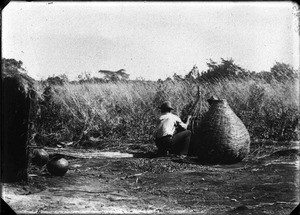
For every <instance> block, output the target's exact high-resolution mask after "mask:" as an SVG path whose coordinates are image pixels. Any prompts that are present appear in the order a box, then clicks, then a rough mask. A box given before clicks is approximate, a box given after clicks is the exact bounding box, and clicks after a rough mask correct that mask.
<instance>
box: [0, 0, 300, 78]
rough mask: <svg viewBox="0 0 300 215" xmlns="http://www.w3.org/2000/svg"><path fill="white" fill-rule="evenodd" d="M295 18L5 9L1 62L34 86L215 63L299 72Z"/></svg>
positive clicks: (103, 7) (195, 6)
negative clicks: (54, 79) (10, 63)
mask: <svg viewBox="0 0 300 215" xmlns="http://www.w3.org/2000/svg"><path fill="white" fill-rule="evenodd" d="M296 13H297V10H296V5H295V4H294V3H292V2H264V3H263V2H213V3H208V2H186V3H184V2H96V1H91V2H19V1H18V2H10V3H9V4H8V5H7V6H6V7H5V8H4V10H3V11H2V35H1V36H2V57H4V58H14V59H16V60H21V61H22V62H23V65H24V67H25V69H26V70H27V72H28V74H29V75H30V76H31V77H33V78H35V79H46V78H47V77H49V76H53V75H61V74H66V75H67V76H68V77H69V78H70V79H75V78H76V77H78V75H80V74H82V73H84V72H88V73H90V74H91V75H92V76H97V74H99V73H98V71H99V70H111V71H116V70H119V69H125V70H126V72H127V73H128V74H130V78H131V79H135V78H139V77H142V78H144V79H146V80H157V79H159V78H161V79H165V78H167V77H169V76H172V75H173V74H174V73H176V74H178V75H186V74H187V73H188V72H189V71H190V70H191V69H192V67H193V66H194V65H197V67H198V68H199V70H200V71H202V70H207V65H206V63H207V62H209V59H212V60H214V61H216V62H220V59H221V58H224V59H230V58H232V59H233V60H234V62H235V63H236V64H238V65H240V66H241V67H243V68H245V69H248V70H250V71H256V72H260V71H263V70H265V71H270V68H271V67H272V66H273V65H274V64H275V62H283V63H288V64H290V65H291V66H293V67H294V68H295V69H298V68H299V27H298V26H299V25H298V18H297V16H296Z"/></svg>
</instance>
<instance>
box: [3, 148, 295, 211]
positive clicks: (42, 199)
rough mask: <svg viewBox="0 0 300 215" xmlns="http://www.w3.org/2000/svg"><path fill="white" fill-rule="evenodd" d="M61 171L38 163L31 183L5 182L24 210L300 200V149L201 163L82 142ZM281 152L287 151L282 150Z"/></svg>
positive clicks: (286, 206)
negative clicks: (88, 146) (86, 146)
mask: <svg viewBox="0 0 300 215" xmlns="http://www.w3.org/2000/svg"><path fill="white" fill-rule="evenodd" d="M46 150H47V151H48V152H49V153H50V154H51V153H61V154H65V157H66V158H67V159H68V160H69V163H70V169H69V171H68V172H67V174H66V175H64V176H62V177H55V176H51V175H50V174H49V173H47V172H46V171H42V170H41V169H40V168H37V167H35V166H32V167H31V169H30V179H29V183H28V184H20V183H18V184H2V198H3V199H4V200H5V201H6V202H7V203H8V204H9V205H10V206H11V207H12V208H13V210H15V211H16V212H17V213H50V214H54V213H59V214H64V213H97V214H99V213H100V214H101V213H104V214H105V213H106V214H107V213H127V214H130V213H139V214H142V213H162V214H166V213H177V214H178V213H180V214H289V213H290V212H291V211H292V210H293V208H295V207H296V206H297V204H299V202H300V197H299V193H300V190H299V151H297V150H294V151H293V149H292V150H291V149H287V150H281V151H279V152H278V153H277V154H276V153H273V154H272V155H264V156H260V157H255V158H254V157H249V158H247V159H246V160H244V161H242V162H240V163H238V164H234V165H201V164H198V163H197V162H195V160H193V159H192V160H190V161H185V160H181V159H179V158H176V157H149V156H146V154H145V156H143V155H141V154H139V155H138V156H137V154H132V153H120V152H113V153H110V152H101V151H97V150H82V149H81V150H79V149H77V150H76V149H71V148H70V149H64V150H57V149H50V148H48V149H46ZM280 152H281V153H280Z"/></svg>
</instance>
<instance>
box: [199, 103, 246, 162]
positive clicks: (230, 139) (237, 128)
mask: <svg viewBox="0 0 300 215" xmlns="http://www.w3.org/2000/svg"><path fill="white" fill-rule="evenodd" d="M195 129H196V131H195ZM193 134H194V135H195V136H197V137H195V136H194V138H193V139H194V140H195V141H196V146H197V155H198V157H199V160H200V161H202V162H207V163H224V164H225V163H236V162H239V161H241V160H243V159H244V158H245V157H246V155H247V154H248V153H249V151H250V136H249V132H248V130H247V129H246V127H245V125H244V124H243V122H242V121H241V120H240V118H238V116H237V115H236V114H235V113H234V112H233V110H232V109H231V108H230V106H229V105H228V103H227V101H226V100H214V101H211V102H210V108H209V110H208V111H207V112H206V113H205V114H204V117H203V119H202V120H201V124H200V125H199V126H198V127H194V132H193Z"/></svg>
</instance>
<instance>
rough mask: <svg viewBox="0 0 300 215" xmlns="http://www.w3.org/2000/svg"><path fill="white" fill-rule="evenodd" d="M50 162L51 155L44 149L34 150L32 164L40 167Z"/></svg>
mask: <svg viewBox="0 0 300 215" xmlns="http://www.w3.org/2000/svg"><path fill="white" fill-rule="evenodd" d="M48 161H49V154H48V152H46V151H45V150H44V149H34V150H33V152H32V159H31V162H32V163H33V164H35V165H38V166H43V165H45V164H46V163H47V162H48Z"/></svg>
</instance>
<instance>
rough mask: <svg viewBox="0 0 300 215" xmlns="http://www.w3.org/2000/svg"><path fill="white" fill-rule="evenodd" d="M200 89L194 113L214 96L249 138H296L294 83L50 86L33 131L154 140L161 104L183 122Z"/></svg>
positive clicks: (70, 137)
mask: <svg viewBox="0 0 300 215" xmlns="http://www.w3.org/2000/svg"><path fill="white" fill-rule="evenodd" d="M198 86H199V87H200V88H199V89H200V91H199V96H200V100H199V103H198V106H197V107H198V109H197V110H196V111H197V112H198V115H202V114H203V113H205V111H207V109H208V103H207V102H206V99H207V98H209V97H210V96H212V95H216V96H218V97H219V98H224V99H227V101H228V103H229V105H230V106H231V108H232V109H233V110H234V112H235V113H236V114H237V115H238V116H239V117H240V118H241V119H242V121H243V122H244V123H245V125H246V127H247V128H248V130H249V132H250V135H251V138H252V140H254V139H269V140H296V139H298V136H297V135H298V133H297V126H298V119H299V110H298V98H299V85H298V79H297V78H296V79H289V80H287V81H284V82H280V81H276V80H275V79H274V80H272V81H271V82H267V81H265V80H264V79H251V78H247V79H245V78H243V79H223V80H220V81H218V82H214V83H209V82H203V83H201V84H196V83H193V82H189V81H172V80H169V81H164V82H150V81H148V82H146V81H130V82H116V83H113V82H111V83H82V84H70V83H66V84H64V85H52V86H50V87H49V86H48V87H46V88H45V87H43V86H42V85H39V91H40V92H41V94H42V96H43V97H44V101H43V102H42V103H41V112H40V115H39V117H38V118H37V121H36V123H35V124H36V128H37V132H38V133H39V134H42V135H46V136H48V137H49V138H52V139H55V140H58V141H65V142H68V141H69V142H70V141H75V142H76V141H77V142H78V143H79V145H80V144H84V142H85V143H87V142H88V141H89V140H90V139H91V138H96V139H97V140H99V141H100V142H101V141H110V142H114V141H120V140H121V141H122V142H123V143H124V142H133V141H137V142H141V141H142V142H145V143H149V142H151V141H152V131H153V128H154V126H155V118H156V116H157V114H158V113H159V112H158V109H157V107H158V106H159V104H160V103H161V102H162V101H163V100H165V99H168V100H170V101H171V102H172V104H173V105H174V107H175V108H176V110H175V112H177V114H179V115H180V116H181V117H182V118H183V119H185V118H186V116H187V114H192V112H193V111H194V110H192V109H191V107H193V104H194V103H195V101H196V99H197V94H198V89H197V88H198Z"/></svg>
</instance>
